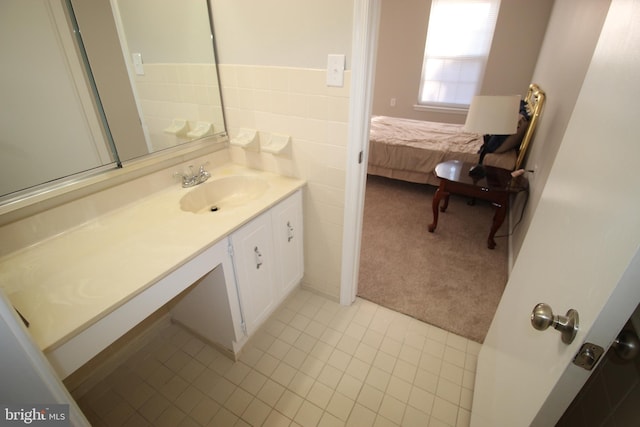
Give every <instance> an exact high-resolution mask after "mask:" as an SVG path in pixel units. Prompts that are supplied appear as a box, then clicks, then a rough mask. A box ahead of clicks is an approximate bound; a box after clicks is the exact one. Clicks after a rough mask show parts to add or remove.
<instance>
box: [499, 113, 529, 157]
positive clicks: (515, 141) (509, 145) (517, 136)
mask: <svg viewBox="0 0 640 427" xmlns="http://www.w3.org/2000/svg"><path fill="white" fill-rule="evenodd" d="M528 127H529V120H527V119H526V117H525V116H523V115H520V120H518V130H517V131H516V133H514V134H513V135H507V137H506V138H505V139H504V140H503V141H502V143H501V144H499V145H498V146H497V147H496V148H495V150H494V151H493V152H494V153H504V152H506V151H509V150H511V149H513V148H519V147H520V143H521V142H522V138H524V134H525V133H526V132H527V128H528Z"/></svg>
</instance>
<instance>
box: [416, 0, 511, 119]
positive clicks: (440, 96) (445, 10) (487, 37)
mask: <svg viewBox="0 0 640 427" xmlns="http://www.w3.org/2000/svg"><path fill="white" fill-rule="evenodd" d="M499 8H500V0H433V1H432V3H431V14H430V15H429V28H428V31H427V42H426V46H425V53H424V61H423V65H422V78H421V82H420V94H419V98H418V104H420V105H424V106H434V107H452V108H467V107H468V106H469V104H470V103H471V98H473V96H474V95H476V94H477V93H478V91H479V85H480V83H481V79H482V76H483V74H484V69H485V65H486V61H487V56H488V55H489V49H491V41H492V39H493V31H494V29H495V25H496V19H497V17H498V9H499Z"/></svg>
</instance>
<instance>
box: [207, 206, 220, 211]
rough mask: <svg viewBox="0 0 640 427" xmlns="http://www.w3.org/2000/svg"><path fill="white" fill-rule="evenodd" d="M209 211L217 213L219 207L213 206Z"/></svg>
mask: <svg viewBox="0 0 640 427" xmlns="http://www.w3.org/2000/svg"><path fill="white" fill-rule="evenodd" d="M209 210H210V211H211V212H217V211H218V207H217V206H211V207H210V208H209Z"/></svg>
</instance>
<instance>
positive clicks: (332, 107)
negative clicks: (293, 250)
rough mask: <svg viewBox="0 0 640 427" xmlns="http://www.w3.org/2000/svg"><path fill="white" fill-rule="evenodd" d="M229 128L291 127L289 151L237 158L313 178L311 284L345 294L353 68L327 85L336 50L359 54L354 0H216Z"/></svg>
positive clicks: (309, 194) (309, 197)
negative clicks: (340, 83) (354, 46)
mask: <svg viewBox="0 0 640 427" xmlns="http://www.w3.org/2000/svg"><path fill="white" fill-rule="evenodd" d="M212 6H213V15H214V27H215V34H216V49H217V53H218V59H219V63H220V67H219V68H220V85H221V88H222V96H223V103H224V109H225V114H226V119H227V128H228V132H229V134H230V136H231V138H233V137H234V136H235V135H236V134H237V132H238V130H239V128H251V129H257V130H258V131H260V136H261V138H263V139H265V140H266V139H268V138H269V137H270V134H271V133H280V134H286V135H290V136H291V141H292V151H291V154H290V156H285V157H279V156H274V155H272V154H267V153H252V152H245V151H244V150H243V149H241V148H237V147H232V149H231V154H232V158H233V160H234V161H235V162H237V163H240V164H245V165H247V166H249V167H253V168H257V169H263V170H269V171H273V172H278V173H282V174H285V175H290V176H295V177H297V178H302V179H305V180H307V183H308V184H307V187H306V189H305V192H304V194H305V197H304V220H305V276H304V278H303V285H304V286H306V287H309V288H312V289H314V290H316V291H318V292H321V293H323V294H325V295H328V296H330V297H332V298H335V299H337V298H338V297H339V294H340V271H341V256H342V232H343V215H344V188H345V171H346V146H347V141H348V120H349V89H350V72H348V71H347V73H346V75H345V85H344V87H341V88H335V87H327V86H326V73H325V67H326V60H327V55H328V54H332V53H342V54H345V55H346V58H347V64H348V63H349V61H350V56H351V31H352V15H353V12H352V9H353V2H352V1H344V0H330V1H322V0H313V1H311V0H308V1H304V2H300V1H294V0H278V1H269V2H254V1H248V0H212Z"/></svg>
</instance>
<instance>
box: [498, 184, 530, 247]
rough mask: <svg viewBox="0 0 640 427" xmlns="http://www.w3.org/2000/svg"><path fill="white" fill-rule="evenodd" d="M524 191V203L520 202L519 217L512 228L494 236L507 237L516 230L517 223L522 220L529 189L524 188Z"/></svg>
mask: <svg viewBox="0 0 640 427" xmlns="http://www.w3.org/2000/svg"><path fill="white" fill-rule="evenodd" d="M524 193H525V199H524V203H523V204H522V210H521V211H520V219H518V222H516V223H515V224H514V225H513V229H512V230H511V231H510V232H509V233H507V234H500V235H497V236H494V238H500V237H509V236H511V235H513V233H514V232H515V231H516V228H517V227H518V225H519V224H520V223H521V222H522V219H523V218H524V211H525V210H526V208H527V203H528V202H529V189H526V190H524Z"/></svg>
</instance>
